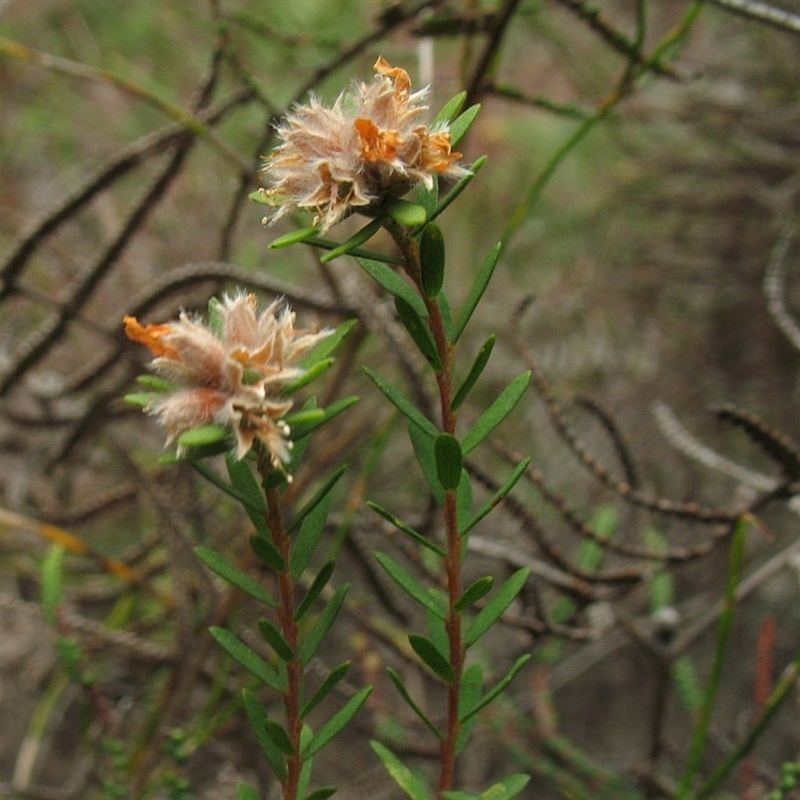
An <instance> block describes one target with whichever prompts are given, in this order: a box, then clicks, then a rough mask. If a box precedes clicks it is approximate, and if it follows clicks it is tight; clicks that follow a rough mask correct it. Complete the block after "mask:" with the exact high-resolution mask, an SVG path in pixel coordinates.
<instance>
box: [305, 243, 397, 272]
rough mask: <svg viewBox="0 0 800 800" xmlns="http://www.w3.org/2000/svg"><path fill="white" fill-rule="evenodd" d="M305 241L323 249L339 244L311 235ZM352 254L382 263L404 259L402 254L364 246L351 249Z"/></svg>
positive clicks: (394, 262) (329, 248)
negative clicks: (367, 248) (401, 256)
mask: <svg viewBox="0 0 800 800" xmlns="http://www.w3.org/2000/svg"><path fill="white" fill-rule="evenodd" d="M305 243H306V244H308V245H311V246H312V247H319V248H320V249H322V250H333V249H334V248H335V247H338V246H339V245H338V244H337V243H336V242H331V241H329V240H328V239H321V238H319V237H317V236H311V237H310V238H308V239H306V240H305ZM350 255H351V256H352V257H353V258H355V259H356V260H358V259H359V258H366V259H368V260H369V261H374V262H376V263H381V264H397V265H402V264H403V260H402V258H400V256H396V255H393V254H387V253H378V252H376V251H375V250H366V249H364V248H363V247H356V248H355V249H353V250H351V251H350Z"/></svg>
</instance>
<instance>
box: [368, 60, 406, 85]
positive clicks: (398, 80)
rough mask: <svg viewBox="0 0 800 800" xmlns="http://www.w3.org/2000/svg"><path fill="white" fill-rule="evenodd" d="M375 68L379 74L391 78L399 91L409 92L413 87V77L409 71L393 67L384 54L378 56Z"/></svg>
mask: <svg viewBox="0 0 800 800" xmlns="http://www.w3.org/2000/svg"><path fill="white" fill-rule="evenodd" d="M373 69H374V70H375V72H377V73H378V74H379V75H386V76H387V77H388V78H391V79H392V80H393V81H394V87H395V89H397V91H398V92H407V91H408V90H409V89H410V88H411V78H409V77H408V73H407V72H406V71H405V70H404V69H401V68H400V67H393V66H392V65H391V64H390V63H389V62H388V61H387V60H386V59H385V58H384V57H383V56H378V60H377V61H376V62H375V66H374V67H373Z"/></svg>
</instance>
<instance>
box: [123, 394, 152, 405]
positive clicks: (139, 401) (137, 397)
mask: <svg viewBox="0 0 800 800" xmlns="http://www.w3.org/2000/svg"><path fill="white" fill-rule="evenodd" d="M156 397H158V395H156V394H153V392H131V393H130V394H126V395H125V396H124V397H123V398H122V399H123V400H124V401H125V402H126V403H128V404H130V405H132V406H136V407H137V408H143V409H144V408H147V407H148V406H149V405H150V404H151V403H152V402H153V400H154V398H156Z"/></svg>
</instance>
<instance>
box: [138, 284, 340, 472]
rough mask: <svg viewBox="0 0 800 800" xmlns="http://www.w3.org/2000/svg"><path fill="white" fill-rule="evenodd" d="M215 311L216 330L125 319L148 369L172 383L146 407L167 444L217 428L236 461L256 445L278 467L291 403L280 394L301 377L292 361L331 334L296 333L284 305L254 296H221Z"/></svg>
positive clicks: (183, 322)
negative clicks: (227, 433)
mask: <svg viewBox="0 0 800 800" xmlns="http://www.w3.org/2000/svg"><path fill="white" fill-rule="evenodd" d="M215 311H216V315H217V317H218V319H217V324H216V325H214V326H212V325H207V324H205V323H203V322H202V321H200V320H198V319H195V318H193V317H190V316H189V315H187V314H186V313H182V314H181V315H180V317H179V319H178V320H177V321H176V322H171V323H164V324H157V325H142V324H141V323H140V322H139V321H138V320H137V319H136V318H135V317H125V318H124V320H123V322H124V324H125V333H126V335H127V336H128V338H129V339H132V340H133V341H135V342H139V343H140V344H144V345H146V346H147V347H149V348H150V351H151V352H152V353H153V355H154V356H155V359H154V360H153V362H152V364H151V367H152V369H153V371H155V372H156V373H158V374H160V375H162V376H163V377H165V378H167V379H168V380H169V381H170V383H171V386H172V388H171V390H170V391H167V392H164V393H160V394H157V395H154V397H153V399H152V400H151V401H150V403H149V404H148V406H147V407H146V409H145V410H146V411H148V412H149V413H151V414H153V415H155V416H156V417H158V419H159V421H160V422H161V424H162V425H163V426H164V427H165V428H166V431H167V444H169V443H170V442H172V441H173V440H175V439H176V438H177V437H178V436H180V435H181V434H182V433H185V432H186V431H188V430H191V429H192V428H196V427H199V426H201V425H207V424H210V423H218V424H220V425H224V426H226V427H228V428H230V429H231V430H232V431H233V433H234V435H235V437H236V456H237V458H242V457H243V456H244V455H245V454H246V453H247V451H248V450H250V448H251V447H252V446H253V444H254V442H255V441H256V440H258V441H259V442H261V443H262V444H263V445H264V446H265V447H266V449H267V451H268V453H269V454H270V457H271V460H272V463H273V465H274V466H275V467H276V468H281V467H282V466H283V465H285V464H286V463H287V462H288V461H289V458H290V450H291V442H290V441H289V440H288V438H287V435H288V433H289V429H288V426H287V425H286V423H285V422H284V421H283V417H284V416H286V414H287V413H288V411H289V409H290V408H291V407H292V401H291V400H289V399H287V398H285V397H281V396H280V394H279V393H280V390H281V389H282V388H283V387H284V386H286V385H287V384H288V383H290V382H291V381H293V380H296V379H297V378H298V377H300V376H301V375H302V374H303V370H302V369H300V368H299V367H298V366H296V362H297V361H298V359H299V358H300V357H301V356H302V355H304V354H305V353H306V352H307V351H308V350H309V349H310V348H311V347H313V346H314V345H315V344H316V343H317V342H318V341H319V340H320V339H321V338H323V337H325V336H327V335H328V334H329V333H330V331H328V330H322V331H319V332H308V331H301V330H296V329H295V327H294V321H295V315H294V313H293V312H292V311H291V309H290V308H289V307H288V306H286V305H285V304H283V303H282V302H281V301H275V302H274V303H272V304H270V305H269V306H267V307H266V308H265V309H264V310H263V311H260V312H259V310H258V303H257V300H256V297H255V295H252V294H245V293H238V294H235V295H229V296H226V297H224V298H223V300H222V301H221V302H219V303H218V304H217V305H216V307H215Z"/></svg>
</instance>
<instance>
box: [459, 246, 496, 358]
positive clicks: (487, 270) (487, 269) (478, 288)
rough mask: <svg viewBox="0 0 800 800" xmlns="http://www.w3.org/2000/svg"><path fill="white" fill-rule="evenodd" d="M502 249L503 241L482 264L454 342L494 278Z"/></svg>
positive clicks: (460, 319)
mask: <svg viewBox="0 0 800 800" xmlns="http://www.w3.org/2000/svg"><path fill="white" fill-rule="evenodd" d="M502 249H503V243H502V242H498V243H497V244H496V245H495V246H494V247H493V248H492V249H491V250H490V251H489V255H488V256H486V259H485V260H484V262H483V264H482V265H481V268H480V270H479V271H478V274H477V275H476V276H475V281H474V283H473V284H472V289H471V290H470V293H469V295H468V296H467V299H466V300H465V302H464V308H463V309H462V311H461V317H460V318H459V320H458V322H457V323H456V329H455V331H454V332H453V337H452V342H453V344H455V343H456V342H457V341H458V340H459V338H460V337H461V334H462V333H464V328H466V327H467V323H468V322H469V321H470V319H471V318H472V315H473V314H474V313H475V309H476V308H477V307H478V303H480V300H481V298H482V297H483V293H484V292H485V291H486V287H487V286H488V285H489V281H490V280H491V279H492V275H493V274H494V270H495V267H496V266H497V261H498V259H499V258H500V253H501V252H502Z"/></svg>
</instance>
